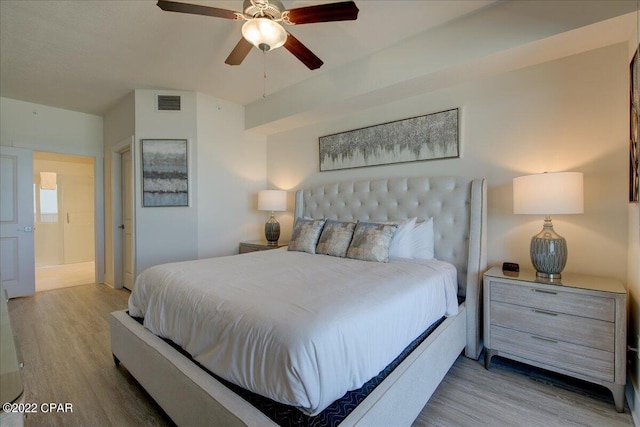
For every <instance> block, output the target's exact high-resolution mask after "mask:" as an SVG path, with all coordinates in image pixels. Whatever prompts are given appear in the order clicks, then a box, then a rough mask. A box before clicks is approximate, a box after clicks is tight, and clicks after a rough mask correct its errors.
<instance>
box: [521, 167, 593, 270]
mask: <svg viewBox="0 0 640 427" xmlns="http://www.w3.org/2000/svg"><path fill="white" fill-rule="evenodd" d="M582 178H583V177H582V173H580V172H554V173H541V174H536V175H526V176H520V177H517V178H514V179H513V213H515V214H541V215H545V218H544V227H543V228H542V231H541V232H540V233H538V234H536V235H535V236H533V237H532V238H531V249H530V252H531V263H532V264H533V267H534V268H535V269H536V277H537V278H538V279H541V280H545V281H557V280H560V279H561V277H562V275H561V274H560V273H561V272H562V270H563V269H564V266H565V265H566V263H567V242H566V241H565V239H564V237H562V236H560V235H558V234H557V233H556V232H555V231H554V230H553V224H552V223H551V216H550V215H552V214H577V213H582V212H583V211H584V199H583V197H584V196H583V179H582Z"/></svg>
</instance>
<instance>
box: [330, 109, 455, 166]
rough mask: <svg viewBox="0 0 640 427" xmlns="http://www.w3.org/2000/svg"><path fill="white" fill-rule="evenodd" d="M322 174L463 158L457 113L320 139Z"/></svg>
mask: <svg viewBox="0 0 640 427" xmlns="http://www.w3.org/2000/svg"><path fill="white" fill-rule="evenodd" d="M319 150H320V171H330V170H337V169H348V168H358V167H363V166H375V165H384V164H390V163H402V162H415V161H419V160H433V159H449V158H455V157H460V145H459V139H458V109H457V108H455V109H452V110H447V111H441V112H439V113H433V114H427V115H424V116H419V117H413V118H409V119H403V120H398V121H395V122H390V123H384V124H380V125H374V126H369V127H366V128H362V129H355V130H350V131H347V132H342V133H337V134H334V135H327V136H321V137H320V138H319Z"/></svg>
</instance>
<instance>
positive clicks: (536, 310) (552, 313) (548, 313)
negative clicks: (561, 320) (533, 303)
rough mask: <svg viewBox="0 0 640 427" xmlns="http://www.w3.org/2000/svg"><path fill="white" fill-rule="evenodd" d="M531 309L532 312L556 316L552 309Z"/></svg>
mask: <svg viewBox="0 0 640 427" xmlns="http://www.w3.org/2000/svg"><path fill="white" fill-rule="evenodd" d="M531 311H533V312H534V313H538V314H546V315H549V316H557V315H558V313H554V312H552V311H546V310H538V309H535V308H534V309H531Z"/></svg>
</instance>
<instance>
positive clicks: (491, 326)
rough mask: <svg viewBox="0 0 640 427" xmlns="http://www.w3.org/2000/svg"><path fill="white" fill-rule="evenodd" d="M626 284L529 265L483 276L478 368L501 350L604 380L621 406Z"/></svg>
mask: <svg viewBox="0 0 640 427" xmlns="http://www.w3.org/2000/svg"><path fill="white" fill-rule="evenodd" d="M626 343H627V291H626V289H625V288H624V286H623V285H622V283H621V282H620V281H618V280H616V279H612V278H606V277H594V276H586V275H578V274H571V273H562V280H561V281H560V282H559V283H556V282H554V283H548V282H540V281H536V274H535V271H532V270H525V271H521V272H520V273H513V274H511V273H510V275H506V274H503V272H502V270H501V269H500V268H497V267H494V268H492V269H491V270H489V271H487V272H486V273H485V275H484V345H485V355H484V356H485V359H484V363H485V368H487V369H489V365H490V364H491V358H492V357H493V356H502V357H506V358H509V359H513V360H517V361H519V362H523V363H527V364H529V365H533V366H537V367H540V368H543V369H548V370H550V371H554V372H558V373H561V374H564V375H569V376H572V377H575V378H580V379H582V380H585V381H589V382H592V383H596V384H600V385H603V386H605V387H607V388H608V389H609V390H611V392H612V393H613V398H614V401H615V405H616V409H617V410H618V412H622V411H623V410H624V385H625V382H626Z"/></svg>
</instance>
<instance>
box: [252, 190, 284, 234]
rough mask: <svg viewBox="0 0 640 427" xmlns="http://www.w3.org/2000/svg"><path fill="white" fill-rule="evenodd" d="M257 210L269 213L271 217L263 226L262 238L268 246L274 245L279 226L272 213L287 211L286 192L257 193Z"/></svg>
mask: <svg viewBox="0 0 640 427" xmlns="http://www.w3.org/2000/svg"><path fill="white" fill-rule="evenodd" d="M258 210H261V211H271V217H269V220H268V221H267V223H266V224H265V225H264V236H265V237H266V239H267V242H269V244H270V245H276V244H277V243H278V239H279V238H280V224H279V223H278V221H276V219H275V218H274V217H273V213H274V212H275V211H285V210H287V192H286V191H283V190H262V191H260V192H259V193H258Z"/></svg>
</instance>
